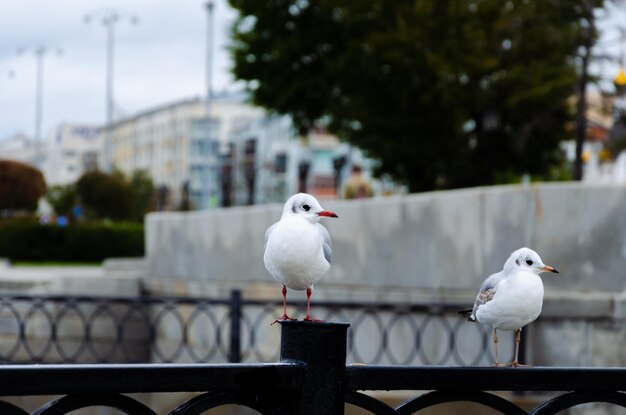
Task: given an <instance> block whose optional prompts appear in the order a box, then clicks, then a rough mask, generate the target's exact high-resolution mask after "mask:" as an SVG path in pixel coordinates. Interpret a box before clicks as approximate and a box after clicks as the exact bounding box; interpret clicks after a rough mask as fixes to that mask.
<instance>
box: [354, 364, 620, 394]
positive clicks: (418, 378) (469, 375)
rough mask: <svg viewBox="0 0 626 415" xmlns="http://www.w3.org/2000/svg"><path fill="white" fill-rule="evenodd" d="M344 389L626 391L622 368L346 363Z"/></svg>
mask: <svg viewBox="0 0 626 415" xmlns="http://www.w3.org/2000/svg"><path fill="white" fill-rule="evenodd" d="M346 377H347V388H348V390H353V391H357V390H418V391H420V390H422V391H423V390H440V391H467V390H482V391H546V392H547V391H572V390H576V391H584V392H591V391H603V390H614V391H626V368H598V367H576V368H563V367H517V368H500V367H455V366H421V367H410V366H402V367H398V366H348V367H347V368H346Z"/></svg>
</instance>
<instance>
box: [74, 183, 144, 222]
mask: <svg viewBox="0 0 626 415" xmlns="http://www.w3.org/2000/svg"><path fill="white" fill-rule="evenodd" d="M76 192H77V194H78V197H79V198H80V201H81V204H82V206H83V208H84V210H85V215H86V217H87V218H89V219H111V220H124V219H128V218H130V217H131V216H132V209H133V203H134V199H135V193H134V189H133V187H132V185H131V184H130V183H129V182H128V181H126V180H125V179H124V177H123V176H122V175H121V174H118V173H114V174H106V173H103V172H99V171H93V172H88V173H85V174H83V175H82V176H81V177H80V179H78V181H77V182H76Z"/></svg>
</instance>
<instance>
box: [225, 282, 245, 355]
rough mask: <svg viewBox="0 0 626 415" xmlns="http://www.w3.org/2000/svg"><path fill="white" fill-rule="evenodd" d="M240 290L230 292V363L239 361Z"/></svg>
mask: <svg viewBox="0 0 626 415" xmlns="http://www.w3.org/2000/svg"><path fill="white" fill-rule="evenodd" d="M241 306H242V302H241V291H240V290H232V291H231V293H230V353H229V356H228V360H229V362H230V363H240V362H241Z"/></svg>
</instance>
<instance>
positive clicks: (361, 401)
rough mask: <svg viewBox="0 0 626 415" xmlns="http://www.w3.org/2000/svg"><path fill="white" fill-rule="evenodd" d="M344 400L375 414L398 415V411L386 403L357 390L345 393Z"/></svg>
mask: <svg viewBox="0 0 626 415" xmlns="http://www.w3.org/2000/svg"><path fill="white" fill-rule="evenodd" d="M344 402H345V403H347V404H350V405H354V406H356V407H359V408H361V409H365V410H366V411H368V412H370V413H372V414H375V415H398V412H397V411H396V410H395V409H393V408H392V407H390V406H389V405H387V404H386V403H384V402H382V401H379V400H378V399H375V398H372V397H371V396H368V395H365V394H363V393H359V392H348V393H346V395H345V397H344Z"/></svg>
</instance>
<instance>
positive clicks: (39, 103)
mask: <svg viewBox="0 0 626 415" xmlns="http://www.w3.org/2000/svg"><path fill="white" fill-rule="evenodd" d="M29 51H30V52H33V54H34V55H35V59H36V61H37V71H36V78H35V160H34V164H35V166H37V167H39V168H41V162H42V157H41V143H42V136H41V123H42V119H43V64H44V58H45V56H46V55H47V54H48V53H56V54H57V55H61V54H62V53H63V50H62V49H60V48H48V47H46V46H44V45H39V46H37V47H34V48H19V49H18V50H17V54H18V55H22V54H24V53H26V52H29Z"/></svg>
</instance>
